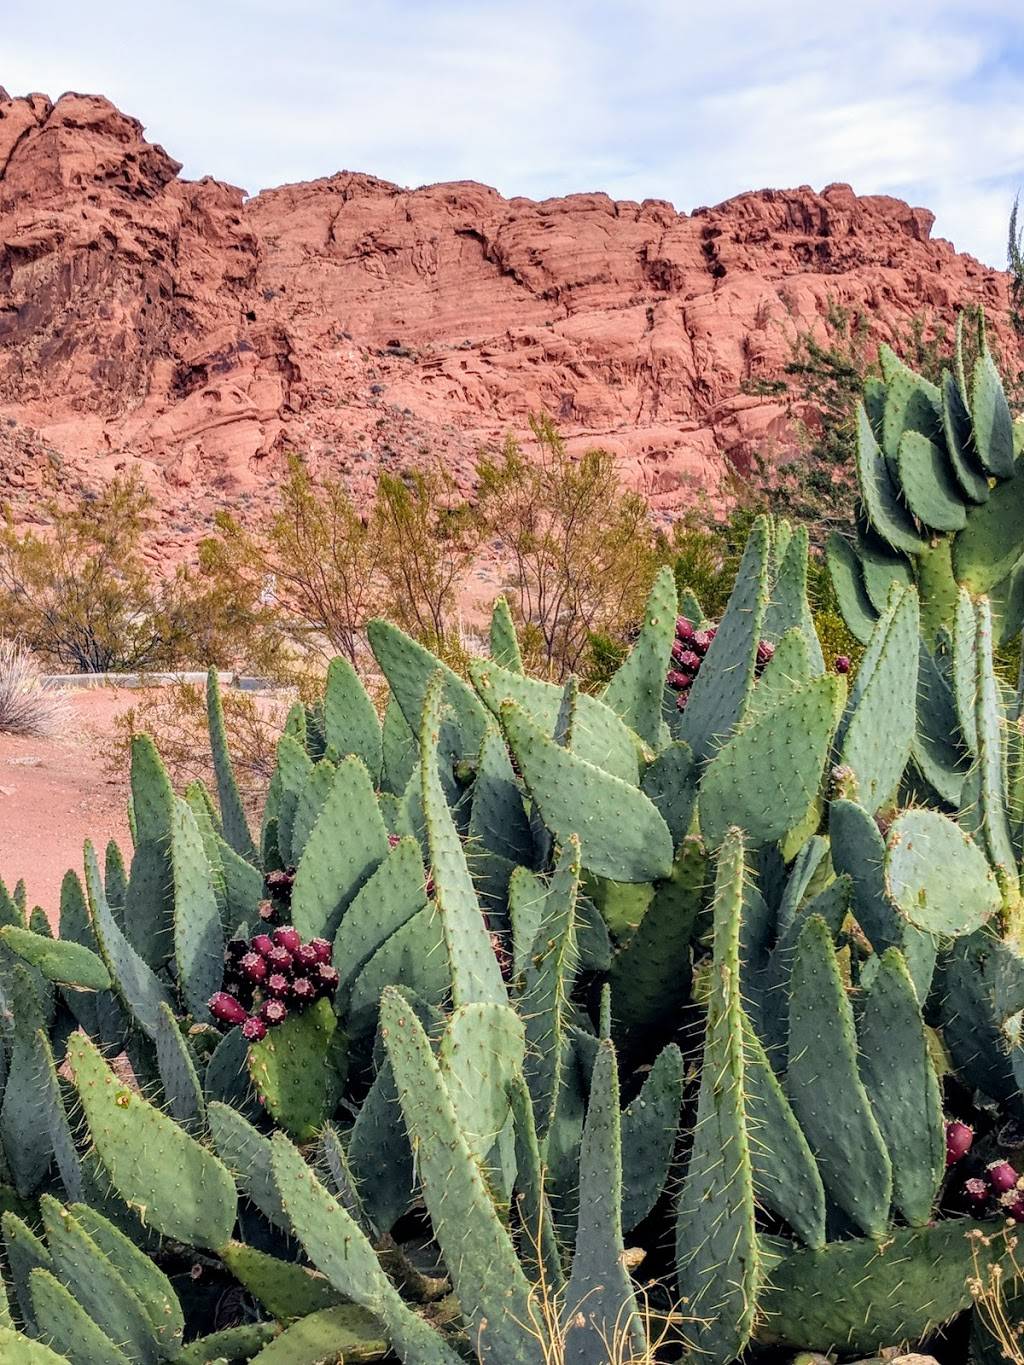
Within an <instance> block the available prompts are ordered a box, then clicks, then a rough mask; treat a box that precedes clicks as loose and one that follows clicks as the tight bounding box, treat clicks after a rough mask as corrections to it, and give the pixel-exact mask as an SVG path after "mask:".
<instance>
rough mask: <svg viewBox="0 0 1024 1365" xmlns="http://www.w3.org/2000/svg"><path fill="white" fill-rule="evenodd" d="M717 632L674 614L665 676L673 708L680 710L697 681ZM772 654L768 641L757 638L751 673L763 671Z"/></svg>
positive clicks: (714, 627)
mask: <svg viewBox="0 0 1024 1365" xmlns="http://www.w3.org/2000/svg"><path fill="white" fill-rule="evenodd" d="M717 634H718V627H717V626H716V625H714V624H705V625H699V624H698V625H694V623H693V622H692V621H689V620H687V618H686V617H685V616H677V617H676V638H675V640H674V641H673V644H672V665H671V667H670V668H669V671H668V676H667V678H666V679H665V682H666V685H667V686H668V688H669V689H670V690H671V691H672V692H674V693H675V697H676V709H677V710H679V711H684V710H685V709H686V702H687V699H688V697H689V695H690V688H691V687H692V686H693V684H694V683H695V682H696V680H697V674H698V673H699V672H700V666H701V664H702V663H703V661H704V657H705V655H706V654H707V652H708V649H709V648H710V646H711V643H712V641H713V640H714V638H715V636H716V635H717ZM774 653H775V646H774V645H773V644H772V643H771V641H770V640H759V641H758V644H757V655H756V665H755V672H756V675H757V676H758V677H760V676H761V674H762V673H763V672H764V669H765V668H766V666H767V665H768V664H769V663H770V662H771V659H772V656H773V654H774Z"/></svg>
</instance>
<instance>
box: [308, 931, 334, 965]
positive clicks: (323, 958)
mask: <svg viewBox="0 0 1024 1365" xmlns="http://www.w3.org/2000/svg"><path fill="white" fill-rule="evenodd" d="M309 946H310V947H311V948H315V949H316V960H317V961H318V962H326V963H327V964H328V965H330V961H331V957H332V956H333V953H334V950H333V948H332V947H331V945H330V944H329V943H328V941H327V940H326V939H325V938H312V939H310V941H309Z"/></svg>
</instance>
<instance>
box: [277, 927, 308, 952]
mask: <svg viewBox="0 0 1024 1365" xmlns="http://www.w3.org/2000/svg"><path fill="white" fill-rule="evenodd" d="M270 937H271V938H272V939H273V940H274V943H275V944H276V945H277V947H278V948H287V950H288V951H289V952H290V953H294V952H295V949H296V948H297V947H298V946H299V944H300V943H301V942H302V936H301V935H300V933H299V931H298V929H293V928H292V926H291V925H290V924H282V925H281V926H280V927H279V928H277V929H275V930H274V932H273V933H272V934H271V936H270Z"/></svg>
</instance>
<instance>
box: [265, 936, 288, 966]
mask: <svg viewBox="0 0 1024 1365" xmlns="http://www.w3.org/2000/svg"><path fill="white" fill-rule="evenodd" d="M266 959H267V961H268V962H269V963H270V965H271V967H273V968H275V969H276V970H277V971H279V972H287V971H290V970H291V965H292V955H291V953H290V952H289V951H288V949H287V948H282V947H280V946H279V945H278V944H276V943H275V944H274V946H273V947H272V948H271V949H270V952H269V953H267V954H266Z"/></svg>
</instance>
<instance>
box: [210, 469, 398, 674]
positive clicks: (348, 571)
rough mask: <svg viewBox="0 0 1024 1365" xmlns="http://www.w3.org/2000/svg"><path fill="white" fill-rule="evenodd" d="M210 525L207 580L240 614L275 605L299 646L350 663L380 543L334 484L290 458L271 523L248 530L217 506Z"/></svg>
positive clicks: (375, 581)
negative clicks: (216, 585)
mask: <svg viewBox="0 0 1024 1365" xmlns="http://www.w3.org/2000/svg"><path fill="white" fill-rule="evenodd" d="M216 526H217V532H218V534H217V535H216V536H213V537H210V538H209V539H207V540H204V541H203V543H202V545H201V546H200V564H201V567H202V570H203V573H204V574H205V575H206V578H207V580H208V581H211V582H218V581H219V582H220V583H222V584H223V589H224V591H225V592H226V593H227V594H229V595H231V596H232V597H233V598H234V600H235V601H236V602H237V603H238V605H239V610H240V611H242V612H245V611H252V612H254V613H258V611H259V610H260V609H261V608H262V609H263V610H264V611H273V613H274V615H275V617H276V618H278V620H279V625H280V627H281V629H282V630H283V631H284V632H285V633H286V634H288V635H289V636H290V637H291V638H292V639H294V640H298V641H301V642H302V644H303V646H304V647H312V648H313V649H315V650H318V651H319V652H322V653H324V654H325V655H329V654H335V653H338V654H344V655H345V656H346V658H348V659H349V660H351V661H352V662H353V663H355V661H356V646H357V643H358V640H359V637H360V635H361V633H362V630H363V627H364V626H365V624H366V622H367V620H368V619H369V618H370V617H371V616H372V615H373V614H374V612H375V611H376V609H377V603H378V600H379V583H380V549H379V546H378V544H377V543H376V539H375V537H374V536H373V535H372V534H371V532H370V530H369V524H368V520H367V519H366V518H365V517H363V516H361V515H360V514H359V512H358V511H357V509H356V507H355V506H354V504H353V503H352V501H351V499H350V498H349V496H348V494H347V493H346V492H345V489H344V488H343V487H342V486H341V484H340V483H338V482H337V481H336V480H331V479H328V480H325V481H324V482H323V483H321V484H314V482H313V480H312V478H311V477H310V474H309V471H308V470H307V469H306V467H305V465H304V464H303V463H302V461H301V460H300V459H299V458H298V457H297V456H293V457H292V459H291V460H290V462H289V466H288V476H287V478H286V479H285V481H284V483H283V484H282V486H281V496H280V503H279V506H278V509H277V511H276V512H275V513H274V515H273V516H272V518H271V519H270V521H269V524H267V525H266V526H265V527H262V528H261V529H260V530H259V531H252V530H249V529H248V528H247V527H244V526H243V525H242V524H241V523H240V522H239V521H238V520H237V518H235V517H234V516H232V515H231V513H229V512H219V513H218V514H217V517H216Z"/></svg>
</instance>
